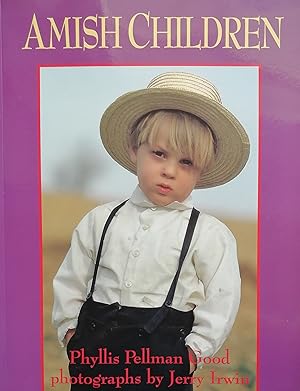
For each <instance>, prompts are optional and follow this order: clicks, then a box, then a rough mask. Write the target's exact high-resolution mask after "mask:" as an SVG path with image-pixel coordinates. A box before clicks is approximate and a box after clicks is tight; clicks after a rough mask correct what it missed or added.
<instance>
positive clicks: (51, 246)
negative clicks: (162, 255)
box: [42, 193, 257, 391]
mask: <svg viewBox="0 0 300 391" xmlns="http://www.w3.org/2000/svg"><path fill="white" fill-rule="evenodd" d="M104 201H107V200H104ZM96 204H97V203H96V202H95V201H93V200H89V199H87V198H84V197H83V196H79V195H76V194H67V193H57V194H54V193H52V194H50V193H44V194H43V199H42V207H43V270H44V360H45V391H50V390H58V391H60V390H61V391H62V390H68V389H69V387H68V386H67V385H57V386H56V387H55V388H51V387H50V379H51V377H52V376H58V373H59V370H60V368H62V369H63V372H64V373H65V375H67V360H66V354H65V351H64V349H63V348H61V347H60V346H59V344H58V342H57V338H56V332H55V330H54V328H53V327H52V325H51V310H52V300H53V298H52V279H53V277H54V275H55V273H56V271H57V269H58V267H59V265H60V263H61V262H62V260H63V257H64V255H65V253H66V251H67V250H68V247H69V243H70V238H71V234H72V231H73V229H74V228H75V226H76V225H77V223H78V222H79V221H80V219H81V218H82V217H83V215H84V214H85V213H87V212H88V211H89V210H90V209H92V208H93V207H95V206H96ZM216 217H218V218H219V219H221V220H222V221H223V222H224V223H225V224H227V225H228V226H229V228H230V229H231V230H232V232H233V233H234V235H235V237H236V238H237V242H238V252H239V260H240V269H241V275H242V301H241V306H240V311H239V314H238V317H237V320H236V323H235V325H234V328H233V330H232V332H231V335H230V337H229V338H228V340H227V341H226V342H225V345H224V347H223V349H222V350H221V351H220V352H219V353H218V354H217V356H222V355H223V354H224V351H225V349H229V352H230V365H215V366H212V365H208V366H205V368H204V369H202V370H199V371H198V372H197V373H196V374H198V375H201V376H204V377H205V380H204V384H203V385H202V386H200V387H196V386H195V387H194V389H195V390H199V389H200V390H201V391H225V390H227V391H233V390H235V391H246V390H250V391H251V390H255V376H256V373H255V372H256V321H257V316H256V314H257V312H256V275H257V273H256V272H257V271H256V254H257V243H256V239H257V235H256V232H257V227H256V223H255V221H252V220H245V219H243V220H238V219H228V218H224V219H222V216H219V215H217V216H216ZM213 370H214V371H215V372H216V374H217V375H218V376H219V377H229V376H230V377H233V376H237V373H238V374H239V377H240V378H242V377H243V378H248V381H249V384H234V383H233V384H231V385H230V384H210V383H211V382H210V381H209V380H210V371H213ZM223 382H224V381H223ZM100 389H101V388H100Z"/></svg>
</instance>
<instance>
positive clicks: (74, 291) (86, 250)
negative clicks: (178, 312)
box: [52, 211, 95, 346]
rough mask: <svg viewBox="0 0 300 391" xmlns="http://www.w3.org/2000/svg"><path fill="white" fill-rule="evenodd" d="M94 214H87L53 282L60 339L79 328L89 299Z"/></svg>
mask: <svg viewBox="0 0 300 391" xmlns="http://www.w3.org/2000/svg"><path fill="white" fill-rule="evenodd" d="M93 231H94V213H93V211H92V212H90V213H88V214H87V215H86V216H85V217H84V218H83V219H82V220H81V222H80V223H79V225H78V226H77V227H76V229H75V230H74V232H73V235H72V240H71V246H70V249H69V251H68V253H67V255H66V257H65V259H64V260H63V262H62V264H61V266H60V268H59V270H58V272H57V274H56V276H55V277H54V280H53V291H54V304H53V311H52V322H53V325H54V326H55V327H56V328H57V332H58V340H59V342H60V343H61V345H62V346H63V339H64V337H65V334H66V332H67V331H68V329H73V328H76V326H77V318H78V315H79V311H80V308H81V306H82V304H83V302H84V301H85V299H86V296H87V293H88V292H87V289H88V281H89V280H91V278H92V275H93V270H94V259H95V250H94V247H95V246H94V235H93Z"/></svg>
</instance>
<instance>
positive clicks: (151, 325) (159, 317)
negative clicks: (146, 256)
mask: <svg viewBox="0 0 300 391" xmlns="http://www.w3.org/2000/svg"><path fill="white" fill-rule="evenodd" d="M198 217H199V211H198V210H197V209H195V208H193V210H192V213H191V217H190V220H189V224H188V226H187V230H186V233H185V237H184V241H183V245H182V249H181V253H180V257H179V263H178V269H177V272H176V274H175V276H174V278H173V281H172V284H171V286H170V289H169V292H168V294H167V297H166V299H165V301H164V303H163V305H162V307H160V309H159V310H158V311H157V312H156V313H155V315H154V316H153V317H152V318H151V319H150V320H149V321H148V322H147V323H146V324H145V326H144V329H145V331H146V332H147V333H149V334H151V333H152V332H153V331H154V330H155V329H156V328H157V327H158V326H159V325H160V323H161V322H162V321H163V320H164V319H165V318H166V316H167V314H168V312H169V308H170V306H171V305H172V302H173V298H174V294H175V289H176V285H177V282H178V278H179V274H180V271H181V268H182V265H183V261H184V259H185V257H186V254H187V252H188V249H189V247H190V244H191V240H192V237H193V233H194V230H195V226H196V223H197V220H198Z"/></svg>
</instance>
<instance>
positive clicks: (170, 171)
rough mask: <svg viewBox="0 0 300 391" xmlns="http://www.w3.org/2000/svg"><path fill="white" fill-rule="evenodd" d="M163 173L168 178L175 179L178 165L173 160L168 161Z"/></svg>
mask: <svg viewBox="0 0 300 391" xmlns="http://www.w3.org/2000/svg"><path fill="white" fill-rule="evenodd" d="M162 175H163V176H164V177H166V178H169V179H173V178H175V175H176V165H175V164H174V163H171V162H166V163H165V164H164V166H163V169H162Z"/></svg>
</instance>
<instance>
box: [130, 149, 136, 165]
mask: <svg viewBox="0 0 300 391" xmlns="http://www.w3.org/2000/svg"><path fill="white" fill-rule="evenodd" d="M128 153H129V157H130V160H131V161H132V163H134V164H136V160H137V147H130V148H129V151H128Z"/></svg>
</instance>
